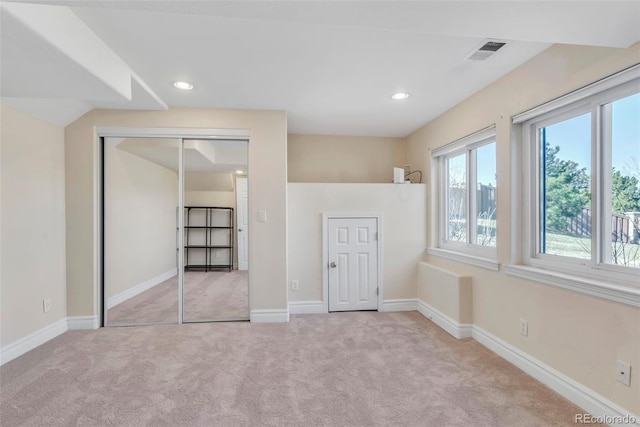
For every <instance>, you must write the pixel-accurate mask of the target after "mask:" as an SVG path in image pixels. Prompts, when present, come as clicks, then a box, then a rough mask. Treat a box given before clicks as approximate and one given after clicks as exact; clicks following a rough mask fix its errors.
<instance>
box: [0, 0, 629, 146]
mask: <svg viewBox="0 0 640 427" xmlns="http://www.w3.org/2000/svg"><path fill="white" fill-rule="evenodd" d="M26 3H46V5H42V4H26ZM0 7H2V16H1V19H2V21H1V27H2V28H1V30H0V31H1V35H2V40H1V44H0V49H1V50H0V54H1V58H0V59H2V61H1V62H2V65H1V70H0V71H1V76H0V77H1V80H0V95H1V96H2V97H3V98H2V101H3V102H6V103H8V104H10V105H13V106H15V107H16V108H20V109H23V110H26V111H28V112H30V113H31V114H34V115H36V116H38V117H42V118H44V119H46V120H50V121H53V122H55V123H58V124H60V125H66V124H67V123H69V122H70V121H72V120H74V119H75V118H77V117H79V116H80V115H81V114H83V113H84V112H86V111H88V110H89V109H91V108H124V109H126V108H130V109H165V108H168V107H203V108H240V109H275V110H284V111H287V114H288V125H289V132H290V133H305V134H327V135H371V136H405V135H407V134H409V133H411V132H412V131H414V130H415V129H417V128H418V127H420V126H422V125H423V124H425V123H426V122H428V121H430V120H431V119H433V118H435V117H437V116H438V115H440V114H442V113H443V112H444V111H446V110H447V109H449V108H451V107H452V106H454V105H455V104H457V103H459V102H460V101H462V100H464V99H466V98H467V97H469V96H471V95H472V94H474V93H475V92H477V91H478V90H480V89H482V88H483V87H485V86H486V85H488V84H489V83H491V82H492V81H495V80H496V79H498V78H499V77H501V76H502V75H504V74H506V73H508V72H509V71H510V70H512V69H513V68H515V67H517V66H518V65H520V64H522V63H523V62H525V61H527V60H528V59H530V58H532V57H533V56H535V55H536V54H538V53H539V52H541V51H542V50H544V49H546V48H547V47H548V46H549V45H550V44H551V43H572V44H581V45H597V46H605V47H614V48H624V47H628V46H630V45H631V44H633V43H635V42H637V41H638V40H640V2H638V1H571V2H565V1H553V2H551V1H535V2H532V1H501V2H500V1H496V2H487V1H478V0H475V1H447V2H435V1H377V2H368V1H360V2H356V1H325V2H322V1H235V2H232V1H186V0H173V1H127V2H110V1H105V0H97V1H79V0H78V1H47V2H18V3H14V2H6V1H3V2H2V3H0ZM43 17H44V18H43ZM487 38H495V39H501V40H507V41H508V44H507V46H505V47H504V48H503V49H502V50H500V51H499V52H498V53H497V54H496V55H494V56H493V57H491V58H490V59H488V60H487V61H484V62H472V61H469V60H466V59H465V57H466V56H467V55H469V54H470V53H471V52H472V51H473V50H474V49H476V48H477V47H479V46H480V45H481V44H482V43H483V41H484V40H485V39H487ZM178 79H184V80H189V81H191V82H192V83H193V84H194V85H195V89H194V90H193V91H191V92H179V91H178V90H176V89H174V88H173V87H172V85H171V83H172V82H173V81H174V80H178ZM399 90H404V91H408V92H410V93H411V97H410V98H409V99H408V100H406V101H403V102H396V101H392V100H391V99H390V96H391V94H392V93H393V92H395V91H399Z"/></svg>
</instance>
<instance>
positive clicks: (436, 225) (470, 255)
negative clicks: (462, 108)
mask: <svg viewBox="0 0 640 427" xmlns="http://www.w3.org/2000/svg"><path fill="white" fill-rule="evenodd" d="M490 143H494V144H495V143H496V129H495V125H491V126H489V127H487V128H485V129H482V130H480V131H478V132H475V133H473V134H471V135H468V136H466V137H464V138H461V139H458V140H456V141H454V142H452V143H450V144H447V145H445V146H443V147H440V148H438V149H436V150H433V151H432V153H431V162H432V169H431V170H432V182H434V183H436V184H435V185H434V191H433V192H432V194H433V196H432V209H431V215H432V218H434V220H433V226H432V231H433V233H432V235H433V236H434V237H435V238H434V239H432V242H431V247H430V248H428V250H427V252H428V253H429V254H431V255H437V256H440V257H445V258H450V259H455V260H457V261H461V262H466V263H469V264H472V265H476V266H479V267H483V268H487V269H490V270H496V271H497V270H498V269H499V264H498V263H497V262H496V261H495V260H496V256H497V250H496V246H483V245H478V244H477V243H471V240H470V239H471V234H472V233H470V230H471V229H472V227H475V224H476V223H475V215H472V212H475V203H474V202H475V197H473V196H471V194H473V192H472V189H474V188H475V187H476V180H477V170H476V164H475V162H474V161H473V156H475V151H474V150H475V149H477V148H479V147H482V146H484V145H487V144H490ZM462 154H465V159H466V161H465V163H466V181H467V206H466V217H467V218H466V227H467V233H466V236H467V242H455V241H450V240H447V237H448V221H447V212H448V206H449V203H448V200H447V193H448V191H447V188H448V177H447V160H448V159H450V158H452V157H457V156H460V155H462ZM496 191H497V185H496Z"/></svg>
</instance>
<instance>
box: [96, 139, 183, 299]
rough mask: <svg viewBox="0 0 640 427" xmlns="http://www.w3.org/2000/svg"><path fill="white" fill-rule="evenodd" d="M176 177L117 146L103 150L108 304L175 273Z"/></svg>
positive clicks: (172, 173)
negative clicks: (127, 293) (122, 295)
mask: <svg viewBox="0 0 640 427" xmlns="http://www.w3.org/2000/svg"><path fill="white" fill-rule="evenodd" d="M177 207H178V174H177V173H176V172H175V171H172V170H171V169H167V168H165V167H163V166H160V165H158V164H156V163H153V162H150V161H149V160H145V159H143V158H140V157H138V156H135V155H133V154H131V153H129V152H127V151H123V150H121V149H119V148H117V147H114V146H107V148H106V150H105V206H104V210H105V255H106V256H105V282H106V284H107V295H106V296H107V298H110V297H113V296H115V295H117V294H119V293H121V292H124V291H127V290H129V289H130V288H132V287H134V286H137V285H140V284H141V283H143V282H146V281H148V280H151V279H153V278H155V277H158V276H160V275H162V274H164V273H167V272H168V271H170V270H171V269H175V268H176V267H177V265H176V226H177V223H176V209H177Z"/></svg>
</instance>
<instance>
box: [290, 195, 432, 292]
mask: <svg viewBox="0 0 640 427" xmlns="http://www.w3.org/2000/svg"><path fill="white" fill-rule="evenodd" d="M288 188H289V266H288V268H289V279H290V280H298V281H299V290H298V291H289V299H290V300H292V301H321V300H322V214H323V213H325V212H326V213H338V212H339V213H381V214H382V215H383V217H382V254H381V259H382V275H383V280H384V282H383V283H384V284H383V297H384V299H385V300H389V299H404V298H415V296H416V275H417V270H418V261H419V260H420V257H421V255H422V253H423V252H424V248H425V247H426V236H427V230H426V221H425V217H426V208H427V200H426V186H425V185H420V184H317V183H316V184H303V183H290V184H289V185H288Z"/></svg>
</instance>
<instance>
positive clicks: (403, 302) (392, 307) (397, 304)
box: [378, 298, 418, 312]
mask: <svg viewBox="0 0 640 427" xmlns="http://www.w3.org/2000/svg"><path fill="white" fill-rule="evenodd" d="M417 309H418V300H417V299H415V298H405V299H386V300H384V301H382V307H380V309H379V310H378V311H383V312H390V311H416V310H417Z"/></svg>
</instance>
